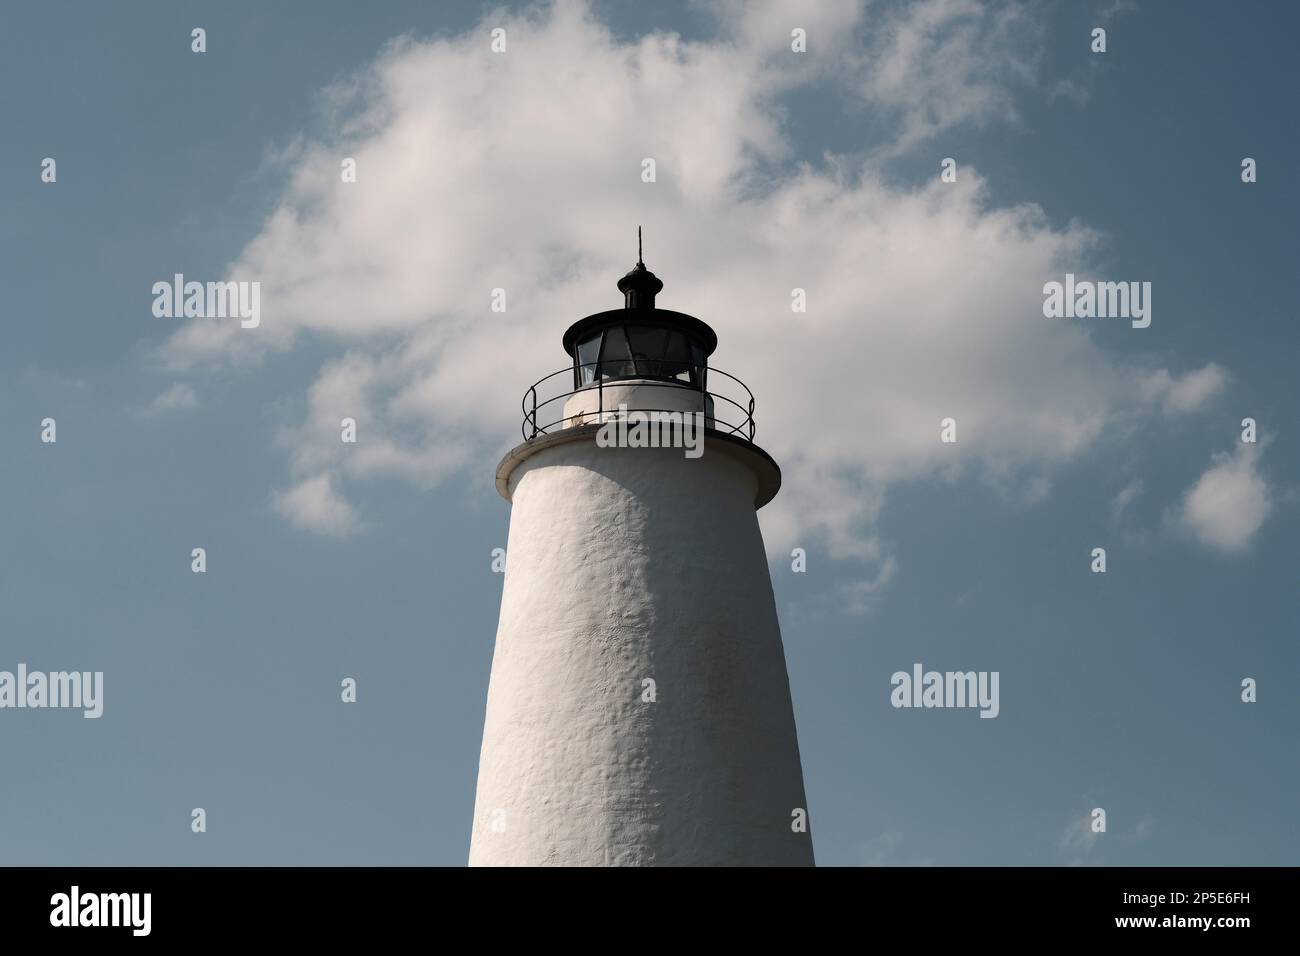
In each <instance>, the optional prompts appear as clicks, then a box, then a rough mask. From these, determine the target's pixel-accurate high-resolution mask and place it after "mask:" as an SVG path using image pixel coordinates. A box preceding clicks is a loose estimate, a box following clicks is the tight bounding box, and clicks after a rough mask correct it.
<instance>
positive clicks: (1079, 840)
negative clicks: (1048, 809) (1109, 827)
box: [1057, 813, 1101, 866]
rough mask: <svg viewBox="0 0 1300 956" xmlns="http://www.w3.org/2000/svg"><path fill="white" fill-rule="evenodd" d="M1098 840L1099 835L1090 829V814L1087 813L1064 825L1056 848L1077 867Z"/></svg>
mask: <svg viewBox="0 0 1300 956" xmlns="http://www.w3.org/2000/svg"><path fill="white" fill-rule="evenodd" d="M1100 838H1101V834H1100V833H1098V832H1096V831H1095V830H1093V828H1092V814H1091V813H1088V814H1087V815H1086V816H1082V817H1076V818H1075V819H1073V820H1071V821H1070V822H1069V823H1068V824H1066V826H1065V830H1064V831H1062V833H1061V838H1060V840H1058V841H1057V848H1058V849H1059V850H1060V851H1061V852H1062V853H1065V854H1066V855H1068V856H1070V857H1072V858H1073V859H1071V861H1070V862H1071V863H1072V864H1073V865H1076V866H1077V865H1078V864H1080V863H1082V862H1083V857H1085V856H1087V855H1088V854H1089V853H1091V852H1092V851H1093V849H1094V848H1095V847H1096V846H1097V841H1098V840H1099V839H1100Z"/></svg>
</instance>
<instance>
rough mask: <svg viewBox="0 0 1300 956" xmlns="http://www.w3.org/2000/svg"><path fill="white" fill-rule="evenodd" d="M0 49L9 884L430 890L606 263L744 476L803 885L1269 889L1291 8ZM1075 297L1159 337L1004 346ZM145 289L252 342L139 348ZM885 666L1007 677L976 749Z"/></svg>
mask: <svg viewBox="0 0 1300 956" xmlns="http://www.w3.org/2000/svg"><path fill="white" fill-rule="evenodd" d="M3 17H4V20H5V24H4V26H5V29H3V30H0V54H2V55H0V76H2V78H3V83H0V107H2V109H0V115H3V117H4V124H3V130H4V131H3V135H2V136H0V181H2V182H3V183H4V184H5V188H4V189H3V190H0V210H2V211H3V215H2V216H0V263H3V265H0V276H2V278H3V289H4V292H5V295H4V300H3V301H4V306H5V309H4V331H5V345H4V348H3V349H0V398H2V400H0V435H3V438H4V449H5V450H4V453H3V456H0V489H2V490H3V494H2V495H0V542H2V543H0V606H3V607H4V608H5V614H4V618H3V621H2V622H0V670H6V669H7V670H13V669H14V668H15V667H16V665H17V664H19V663H20V662H22V663H26V664H27V665H28V666H29V667H30V668H32V669H43V670H63V669H77V670H92V671H93V670H102V671H103V672H104V673H105V685H106V686H105V704H104V716H103V717H102V718H101V719H99V720H83V719H81V717H80V715H79V714H77V713H75V712H67V711H30V710H24V711H15V710H3V711H0V762H2V765H3V767H4V768H5V770H4V773H3V774H0V863H15V864H17V863H27V864H60V863H68V864H169V863H176V864H208V863H213V864H237V863H254V864H262V863H265V864H273V863H285V864H329V863H338V864H359V863H378V864H386V863H401V864H448V865H460V864H462V863H463V862H464V861H465V857H466V853H467V850H468V842H469V832H470V824H471V815H472V812H473V796H474V779H475V772H476V766H477V759H478V748H479V745H480V742H481V738H480V732H481V726H482V717H483V706H484V700H485V696H486V689H487V677H488V671H489V667H490V664H491V655H492V642H493V636H494V632H495V627H496V612H497V603H498V600H499V595H500V587H501V578H500V576H498V575H496V574H493V573H492V571H491V568H490V561H491V551H492V549H493V548H495V547H501V546H504V544H505V538H506V529H507V526H508V521H509V508H508V506H507V504H506V503H505V502H504V501H502V500H501V499H500V498H499V497H498V496H497V494H496V491H495V488H494V486H493V482H492V475H493V467H494V465H495V463H496V460H497V459H498V458H499V456H500V454H501V452H502V451H504V450H505V449H507V448H508V447H509V446H510V445H511V444H512V443H513V442H514V441H515V440H517V435H518V431H517V428H518V422H517V418H516V417H515V416H516V410H517V408H518V401H519V397H520V395H521V394H522V393H523V391H524V389H525V388H526V387H527V386H528V385H529V384H531V382H532V381H534V380H536V379H538V378H540V377H541V376H542V375H543V374H546V373H548V372H551V371H554V370H555V369H558V368H560V367H561V366H562V365H563V364H564V363H565V356H564V354H563V352H562V350H561V348H560V335H561V333H562V332H563V330H564V329H565V328H566V327H567V325H568V324H569V323H570V322H572V321H573V320H574V319H576V318H578V317H580V316H582V315H584V314H587V313H589V312H595V311H599V310H602V309H605V308H612V307H615V306H617V305H618V299H617V295H618V294H617V292H616V291H615V289H614V285H613V283H614V281H615V279H616V278H617V277H618V276H619V275H621V274H622V272H623V271H626V269H627V267H628V266H630V265H631V263H632V261H633V259H632V246H631V242H632V232H633V231H634V229H635V227H636V225H637V224H638V223H645V224H646V230H647V236H646V259H647V262H648V264H649V265H650V267H651V268H652V269H654V270H655V271H656V272H657V273H658V274H659V275H660V276H661V278H663V279H664V282H665V285H666V288H665V291H664V293H663V294H662V295H661V296H660V304H661V305H662V306H664V307H666V308H674V309H678V310H681V311H686V312H690V313H692V314H696V315H699V316H701V317H702V318H703V319H705V321H708V322H710V323H711V324H712V325H713V326H714V327H715V328H716V329H717V330H718V333H719V339H720V346H719V350H718V353H717V355H716V360H717V363H718V364H719V365H720V366H721V367H722V368H725V369H727V370H729V371H732V372H735V373H736V374H738V375H740V376H741V377H742V378H744V379H745V380H746V382H748V383H749V384H750V385H751V387H753V388H754V392H755V394H756V396H757V400H758V420H759V434H758V439H759V441H760V443H762V444H764V447H766V448H767V449H768V450H769V451H771V452H772V454H773V455H774V456H775V457H776V458H777V460H778V461H780V462H781V464H782V466H783V468H784V470H785V478H786V484H785V487H784V489H783V491H782V494H781V496H780V497H779V498H778V499H777V502H775V503H774V504H773V505H772V506H770V507H769V508H768V509H764V512H763V514H762V518H763V526H764V534H765V537H766V539H767V542H768V546H769V550H770V552H771V555H770V556H771V568H772V576H773V585H774V588H775V590H776V595H777V601H778V607H779V611H780V615H781V621H782V628H783V634H784V640H785V648H786V657H787V661H788V666H789V670H790V676H791V689H792V695H793V699H794V706H795V713H796V719H797V723H798V730H799V738H800V745H801V750H802V755H803V763H804V774H805V781H806V785H807V791H808V800H809V804H810V815H811V822H812V830H813V835H814V842H815V846H816V852H817V857H818V862H819V863H822V864H845V865H859V864H870V863H885V864H902V865H907V864H929V863H935V864H960V865H967V864H1062V865H1068V864H1076V863H1078V864H1100V865H1109V864H1136V865H1193V864H1224V865H1227V864H1293V863H1295V862H1296V858H1297V849H1300V847H1298V846H1297V838H1296V836H1295V826H1294V822H1295V815H1296V794H1297V792H1300V773H1298V772H1297V761H1296V759H1295V745H1294V733H1295V729H1296V727H1297V725H1298V718H1300V703H1297V698H1296V695H1295V694H1294V691H1293V687H1294V681H1295V679H1296V672H1297V664H1298V663H1300V661H1298V657H1300V655H1298V653H1297V650H1296V646H1297V645H1296V640H1295V635H1294V626H1295V625H1294V622H1295V619H1296V614H1295V579H1294V565H1293V562H1294V554H1295V548H1294V542H1295V540H1296V539H1295V534H1296V508H1295V488H1296V482H1297V464H1298V460H1297V446H1296V443H1295V441H1294V438H1293V437H1292V433H1293V429H1292V427H1291V426H1292V421H1293V417H1294V413H1295V409H1296V408H1297V407H1300V402H1298V401H1297V399H1298V398H1300V395H1297V391H1298V389H1297V378H1296V376H1295V374H1294V355H1295V354H1296V352H1297V332H1296V328H1295V316H1294V314H1293V313H1294V303H1295V301H1296V292H1297V289H1296V285H1297V278H1296V276H1297V269H1296V267H1295V262H1296V254H1297V241H1296V236H1295V229H1294V224H1295V222H1296V221H1297V219H1298V214H1300V202H1298V192H1297V187H1296V184H1295V181H1294V177H1293V176H1292V174H1291V172H1290V170H1289V168H1288V165H1287V164H1288V162H1289V160H1290V159H1291V158H1293V157H1294V156H1295V155H1296V152H1297V150H1298V149H1300V142H1298V141H1297V135H1296V129H1295V124H1294V122H1293V120H1292V119H1291V117H1292V115H1293V113H1294V104H1293V103H1292V102H1291V99H1292V95H1291V94H1292V91H1293V90H1294V88H1295V76H1294V67H1293V66H1289V65H1288V63H1289V61H1290V60H1291V59H1292V57H1291V53H1292V50H1291V42H1290V40H1289V37H1291V36H1292V35H1293V33H1294V30H1295V29H1296V28H1297V27H1300V23H1297V19H1298V17H1297V14H1295V13H1294V12H1293V11H1292V10H1291V9H1290V8H1289V7H1288V6H1286V5H1281V4H1265V3H1238V4H1232V5H1227V4H1211V3H1182V4H1177V5H1174V4H1162V3H1154V2H1145V3H1137V4H1114V3H1099V4H1065V3H1055V4H1052V3H1044V4H1025V5H1018V4H992V5H986V6H976V5H972V4H967V3H962V2H960V0H951V2H948V0H945V2H930V3H926V4H919V5H918V4H912V5H904V4H889V3H876V4H871V5H869V6H866V7H862V6H859V5H857V4H842V5H837V4H815V5H807V6H805V5H801V4H798V3H764V4H758V5H755V6H752V7H750V8H749V11H748V13H746V14H745V15H743V16H742V15H740V14H738V13H737V10H736V8H735V7H732V6H730V5H728V4H726V3H717V4H704V3H700V4H689V5H662V6H661V5H655V6H654V8H653V11H651V10H650V9H648V8H647V6H646V5H638V4H632V3H597V4H594V5H592V6H591V7H590V8H585V9H584V8H582V7H579V6H578V5H575V4H562V5H561V6H560V9H559V11H558V12H552V11H550V10H549V9H548V8H547V7H545V6H541V7H522V6H518V7H517V6H506V7H503V8H502V9H500V10H495V9H491V8H485V7H480V6H478V5H469V4H466V5H459V4H447V5H433V4H421V3H399V2H393V3H386V4H382V5H378V9H369V8H365V7H364V6H358V5H355V4H343V3H319V4H313V5H312V10H311V13H310V14H307V13H304V12H301V11H299V12H295V10H294V7H292V6H290V5H276V6H270V7H266V6H261V5H253V4H237V5H215V4H211V5H210V4H198V3H194V4H186V3H179V4H162V3H143V4H132V5H129V6H121V7H117V8H108V7H104V6H102V5H90V4H71V3H68V4H34V3H24V4H14V5H10V6H9V7H8V8H6V11H5V13H4V14H3ZM499 24H504V25H505V28H506V29H507V35H508V37H509V42H510V46H509V48H508V50H507V52H506V53H504V54H501V55H499V56H498V58H497V59H495V60H494V59H491V57H492V56H493V55H492V54H491V53H490V52H489V50H488V42H489V37H488V33H489V31H490V29H491V28H492V26H494V25H499ZM1099 25H1104V27H1105V28H1106V29H1107V40H1108V49H1107V52H1106V53H1104V54H1093V53H1091V52H1090V51H1089V33H1090V31H1091V29H1092V28H1093V27H1095V26H1099ZM195 26H203V27H205V28H206V29H207V32H208V52H206V53H204V54H195V53H192V52H191V51H190V30H191V29H192V28H193V27H195ZM797 26H802V27H804V28H805V29H807V31H808V37H809V44H808V53H806V54H802V55H796V54H792V53H790V51H789V45H788V44H789V33H790V29H791V28H793V27H797ZM672 34H676V35H678V36H679V37H680V39H679V40H677V41H670V40H668V39H667V37H668V36H669V35H672ZM399 37H406V38H407V39H406V40H405V41H403V42H401V43H397V44H394V43H393V41H394V40H395V39H396V38H399ZM798 56H802V59H797V57H798ZM47 156H48V157H54V158H55V159H56V161H57V171H58V179H57V182H56V183H53V184H49V183H42V182H41V180H40V163H41V160H42V159H43V158H44V157H47ZM343 156H356V157H358V163H359V165H358V168H359V181H358V183H357V184H353V185H354V186H355V187H356V188H354V189H352V190H351V191H350V192H349V191H348V189H349V188H350V187H347V186H343V185H342V184H341V183H340V182H339V176H338V168H339V159H340V157H343ZM643 156H655V157H656V158H657V160H658V162H659V169H660V181H659V182H657V183H655V184H653V185H652V184H646V183H643V182H641V180H640V160H641V158H642V157H643ZM1247 156H1249V157H1253V158H1255V159H1256V160H1257V162H1258V170H1259V181H1258V182H1256V183H1253V184H1244V183H1242V182H1241V179H1240V164H1241V160H1242V158H1243V157H1247ZM945 157H954V158H955V159H956V160H957V163H958V170H959V179H958V182H957V183H955V184H944V183H941V182H940V181H939V168H940V162H941V160H942V159H943V158H945ZM1066 271H1072V272H1075V273H1077V274H1079V275H1081V276H1083V275H1090V276H1095V277H1098V278H1101V279H1108V280H1125V281H1127V280H1135V281H1136V280H1140V281H1149V282H1151V283H1152V287H1153V290H1154V293H1153V302H1154V315H1153V322H1152V325H1151V327H1150V328H1147V329H1142V330H1137V329H1133V328H1131V327H1130V326H1129V323H1128V322H1127V321H1116V320H1067V319H1046V318H1044V317H1043V315H1042V313H1041V311H1040V310H1039V306H1040V305H1041V298H1042V297H1041V286H1042V283H1043V282H1044V281H1047V280H1048V279H1052V278H1056V279H1060V278H1061V277H1062V276H1063V275H1064V273H1065V272H1066ZM177 272H180V273H184V274H185V275H186V276H187V277H191V278H197V279H201V280H206V279H220V278H224V277H227V276H229V277H233V278H256V279H260V281H262V283H263V287H264V296H265V297H264V300H263V320H262V326H261V327H260V328H259V329H257V330H240V329H239V328H238V325H237V323H229V322H225V323H224V324H223V322H222V321H218V320H196V319H190V320H184V319H174V320H166V319H158V318H155V317H154V316H153V314H152V313H151V304H152V295H151V294H150V288H151V286H152V284H153V283H154V282H156V281H158V280H167V279H170V277H171V276H172V275H173V274H175V273H177ZM498 286H500V287H504V288H506V289H507V290H508V292H509V295H510V307H509V309H508V311H507V313H506V314H505V316H500V315H494V314H493V313H491V312H490V311H489V310H488V308H487V305H488V302H489V292H490V290H491V289H492V288H494V287H498ZM796 286H797V287H803V288H806V289H808V297H809V303H810V305H809V311H808V313H807V314H793V313H791V311H790V308H789V302H790V298H789V290H790V289H791V288H792V287H796ZM164 396H167V397H164ZM340 414H353V415H356V416H357V417H358V420H359V422H360V433H361V441H360V442H359V445H358V449H357V451H358V454H356V455H352V456H351V457H348V456H347V455H345V454H344V450H343V449H340V447H339V445H338V438H337V421H338V419H339V416H340ZM946 414H951V415H953V416H955V417H956V418H957V420H958V422H959V435H960V438H959V442H958V444H957V445H956V446H955V447H947V448H945V447H944V446H941V445H940V444H939V443H938V421H939V418H940V417H942V416H943V415H946ZM47 416H49V417H54V418H55V419H56V420H57V422H58V441H57V443H56V444H54V445H48V444H42V443H41V442H40V440H39V435H40V422H41V420H42V419H43V418H45V417H47ZM1247 416H1249V417H1253V418H1255V419H1256V420H1257V422H1258V423H1259V431H1260V434H1261V438H1262V440H1261V442H1260V443H1259V445H1258V446H1251V447H1245V446H1243V445H1242V443H1241V442H1240V441H1239V434H1240V431H1241V428H1240V424H1239V423H1240V421H1241V420H1242V419H1243V418H1244V417H1247ZM1198 488H1199V489H1201V493H1200V494H1199V495H1198V494H1196V489H1198ZM796 546H798V547H804V548H806V549H807V551H808V555H809V565H808V572H807V573H805V574H794V573H792V572H791V569H790V558H789V553H790V550H791V548H793V547H796ZM1098 546H1101V547H1105V548H1106V549H1107V556H1108V570H1107V573H1106V574H1104V575H1101V574H1093V573H1091V572H1090V571H1089V563H1090V552H1091V550H1092V549H1093V548H1094V547H1098ZM194 547H204V548H206V549H207V554H208V568H209V569H208V571H207V573H205V574H202V575H197V574H193V573H191V571H190V551H191V549H192V548H194ZM718 574H719V575H725V574H726V569H725V568H719V569H718ZM917 661H920V662H922V663H923V664H924V665H925V666H926V667H927V668H935V669H939V670H970V669H974V670H996V671H999V672H1000V674H1001V682H1000V687H1001V707H1000V714H999V716H998V718H997V719H995V720H980V719H978V718H977V717H976V715H975V714H974V713H972V712H969V711H946V710H934V711H925V710H895V709H894V708H892V707H891V706H890V703H889V692H890V683H889V680H890V675H891V674H892V673H893V672H894V671H897V670H910V668H911V666H912V664H913V663H914V662H917ZM345 676H354V677H356V678H357V681H358V702H357V703H356V704H355V705H344V704H342V703H341V702H340V701H339V681H340V680H341V679H342V678H343V677H345ZM1245 677H1253V678H1255V679H1256V680H1257V681H1258V686H1259V700H1258V702H1257V703H1253V704H1245V703H1242V702H1241V700H1240V683H1241V680H1242V679H1243V678H1245ZM193 807H203V808H204V809H205V810H206V811H207V814H208V832H207V833H205V834H202V835H198V834H194V833H191V831H190V826H189V824H190V810H191V808H193ZM1093 807H1103V808H1105V809H1106V812H1107V818H1108V829H1107V832H1106V833H1105V834H1099V835H1091V834H1090V833H1088V832H1087V831H1086V827H1085V828H1084V829H1083V830H1081V829H1080V821H1084V820H1086V818H1087V816H1088V813H1089V811H1090V810H1091V809H1092V808H1093Z"/></svg>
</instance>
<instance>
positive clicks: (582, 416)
mask: <svg viewBox="0 0 1300 956" xmlns="http://www.w3.org/2000/svg"><path fill="white" fill-rule="evenodd" d="M601 364H602V363H597V362H590V363H586V364H584V365H580V366H578V367H577V368H578V369H596V370H597V374H596V377H595V380H594V381H591V382H588V383H586V384H584V385H581V386H580V387H578V388H574V389H570V390H569V391H567V392H560V393H559V394H556V395H550V394H549V393H550V392H551V390H552V388H558V387H559V386H560V385H561V384H570V385H571V384H572V383H573V378H574V372H575V368H574V366H572V365H570V366H568V367H567V368H562V369H560V370H559V371H558V372H552V373H551V374H550V375H547V376H546V377H545V378H542V379H540V380H538V381H537V382H534V383H533V384H532V385H531V386H530V387H529V389H528V391H526V392H524V398H523V402H522V405H523V412H524V420H523V424H522V425H521V426H520V430H521V431H522V432H523V436H524V440H525V441H532V440H533V439H534V438H536V437H537V436H538V435H549V434H552V433H554V432H555V431H557V430H559V429H562V428H571V427H573V426H575V425H581V424H588V423H596V422H604V421H606V420H607V418H606V415H607V414H608V413H610V412H617V411H618V406H619V402H617V401H611V400H610V399H607V398H606V396H605V389H606V388H607V387H609V386H616V385H622V384H637V385H644V386H646V387H648V388H679V389H683V390H685V391H688V392H694V393H695V394H697V395H699V396H700V407H699V408H698V409H684V408H644V407H642V406H641V405H639V404H638V405H637V406H636V407H635V408H629V409H628V411H629V412H631V411H636V412H656V413H673V412H677V413H681V412H691V411H699V412H704V413H705V414H706V415H707V419H706V426H707V427H708V428H711V429H714V430H716V431H719V432H722V433H723V434H725V435H736V436H739V437H740V438H744V439H747V440H748V441H751V442H752V441H753V440H754V432H755V429H756V425H755V423H754V393H753V392H751V391H750V390H749V386H747V385H746V384H745V383H744V382H742V381H741V380H740V379H738V378H736V376H734V375H731V374H729V373H727V372H724V371H722V370H721V369H717V368H714V367H712V366H704V365H684V364H680V363H674V364H673V369H674V371H675V372H677V373H678V374H689V375H690V376H691V377H692V378H694V379H695V381H685V382H684V381H681V380H678V379H671V378H658V377H651V376H648V375H635V374H633V375H616V376H612V375H609V374H605V375H601V374H599V373H600V371H602V370H601V369H600V367H599V366H600V365H601ZM611 364H612V363H610V362H609V361H606V362H604V363H603V365H604V366H605V369H606V370H607V369H608V367H609V366H610V365H611ZM561 375H564V376H568V381H567V383H565V382H559V383H557V382H555V379H557V378H559V377H560V376H561ZM717 375H720V376H722V377H723V378H724V379H726V381H727V386H728V387H727V391H729V392H731V395H727V394H725V393H722V392H712V391H708V390H707V389H706V388H705V386H706V384H707V383H708V379H709V377H712V376H717ZM735 386H738V388H736V387H735ZM539 389H540V390H541V392H540V396H539V391H538V390H539ZM742 393H743V394H742ZM576 395H583V396H593V395H594V396H595V398H596V407H595V408H594V409H593V408H583V409H582V410H580V411H578V412H575V413H574V414H572V415H565V413H564V412H565V407H564V403H565V402H567V401H568V400H569V399H570V398H573V397H574V396H576ZM708 399H712V400H713V408H712V410H710V409H709V408H708V401H707V400H708ZM557 402H558V403H560V404H559V405H558V407H557V405H556V403H557ZM720 410H721V411H720ZM723 412H725V414H723ZM557 413H558V417H555V418H551V417H550V416H551V415H554V414H557Z"/></svg>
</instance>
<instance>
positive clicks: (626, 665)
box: [470, 440, 812, 865]
mask: <svg viewBox="0 0 1300 956" xmlns="http://www.w3.org/2000/svg"><path fill="white" fill-rule="evenodd" d="M716 452H717V449H716V448H713V443H712V441H710V442H709V443H707V444H706V448H705V453H704V455H703V457H701V458H699V459H687V458H684V457H683V455H682V452H681V450H680V449H654V448H598V447H597V446H596V445H595V444H594V442H593V441H591V440H585V441H579V442H570V443H567V444H561V445H556V446H554V447H548V448H543V449H541V450H540V451H538V452H537V453H536V454H535V455H533V456H532V457H530V458H528V459H527V460H526V461H524V462H522V463H521V464H520V465H519V466H518V467H517V468H516V469H515V470H514V472H513V474H511V476H510V490H511V493H512V494H511V497H512V499H513V513H512V515H511V524H510V537H509V542H508V546H507V567H506V575H505V582H504V589H503V593H502V599H501V617H500V623H499V626H498V631H497V640H496V651H495V655H494V658H493V662H492V676H491V682H490V686H489V690H488V702H487V716H486V720H485V723H484V730H483V748H482V753H481V756H480V764H479V778H478V792H477V797H476V803H475V812H474V828H473V836H472V839H471V846H470V863H471V865H537V864H556V865H633V864H642V865H650V864H653V865H718V864H776V865H806V864H811V863H812V843H811V836H810V834H809V833H795V832H792V829H791V820H792V817H791V813H792V811H793V810H794V809H795V808H806V807H807V804H806V802H805V798H804V788H803V777H802V772H801V768H800V764H799V749H798V743H797V740H796V736H795V727H794V715H793V712H792V709H791V704H790V691H789V683H788V679H787V676H786V668H785V657H784V652H783V649H782V646H781V635H780V630H779V627H778V625H777V618H776V607H775V602H774V600H773V596H772V585H771V580H770V578H769V575H768V569H767V560H766V557H765V553H764V549H763V543H762V539H761V536H760V532H759V528H758V520H757V516H756V515H755V512H754V505H753V502H754V497H755V479H754V476H753V474H752V473H751V471H750V470H749V469H748V468H747V467H746V466H745V464H744V463H743V462H742V461H740V460H738V459H737V458H735V457H731V456H728V455H726V454H720V453H716ZM645 678H651V679H653V680H654V681H655V683H656V694H657V700H656V701H654V702H652V703H651V702H644V701H643V700H642V696H643V693H644V690H645V688H644V686H643V680H644V679H645ZM494 822H495V823H496V826H497V828H500V827H502V826H503V827H504V828H503V829H496V828H494Z"/></svg>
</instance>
